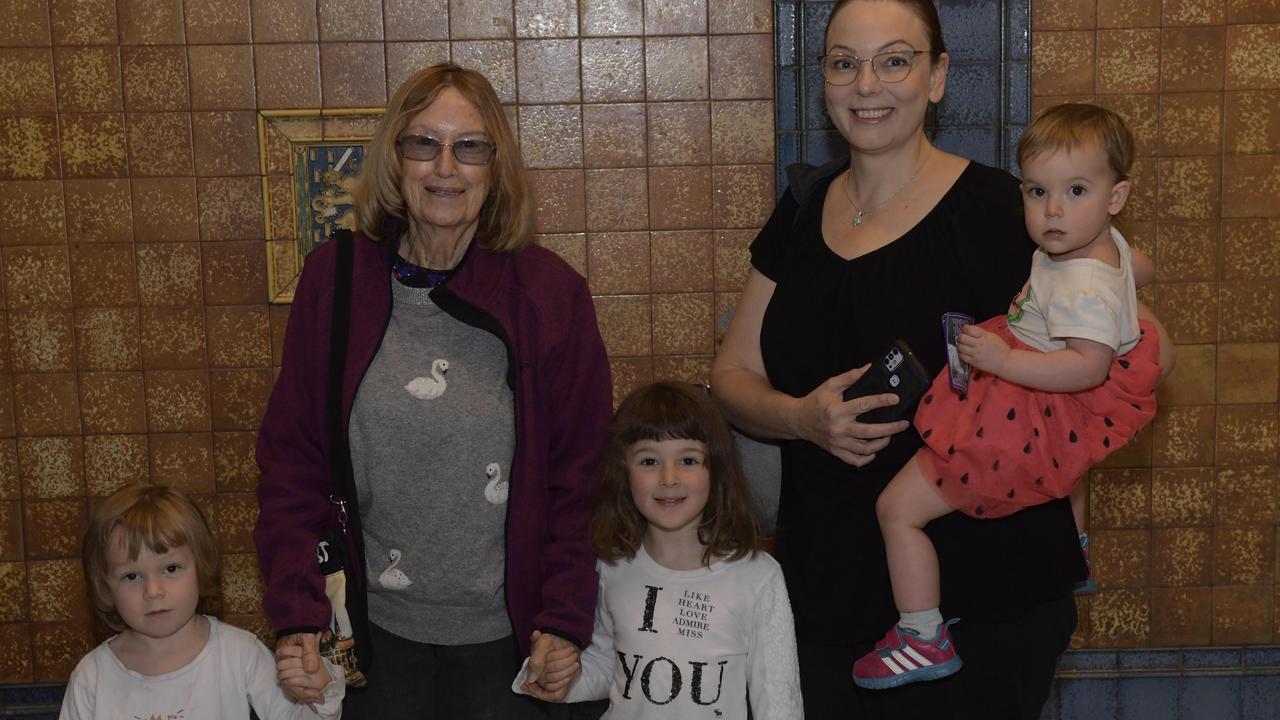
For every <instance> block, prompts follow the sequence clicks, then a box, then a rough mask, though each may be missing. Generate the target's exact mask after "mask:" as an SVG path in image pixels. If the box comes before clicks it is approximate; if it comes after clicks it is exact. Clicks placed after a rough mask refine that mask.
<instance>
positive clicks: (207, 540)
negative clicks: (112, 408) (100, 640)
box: [81, 483, 222, 630]
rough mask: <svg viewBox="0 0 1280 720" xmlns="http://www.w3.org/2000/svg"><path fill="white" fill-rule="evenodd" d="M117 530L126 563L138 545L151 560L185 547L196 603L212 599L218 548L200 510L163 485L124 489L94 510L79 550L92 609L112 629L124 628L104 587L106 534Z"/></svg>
mask: <svg viewBox="0 0 1280 720" xmlns="http://www.w3.org/2000/svg"><path fill="white" fill-rule="evenodd" d="M117 528H119V529H120V535H121V536H120V542H122V543H123V544H124V549H125V552H126V554H127V556H128V557H129V558H130V559H131V560H132V559H136V558H137V557H138V553H139V551H141V549H142V548H143V546H144V545H145V546H146V548H147V549H148V550H150V551H151V552H153V553H156V554H157V555H159V554H163V553H166V552H169V551H170V550H173V549H174V548H180V547H189V548H191V554H192V555H193V556H194V557H195V571H196V578H197V580H198V582H199V584H200V601H201V604H202V605H203V604H205V602H206V601H207V600H208V599H209V598H210V597H213V596H215V595H217V594H218V582H219V578H220V575H221V571H222V567H221V560H220V558H219V556H218V545H217V542H216V541H215V540H214V539H213V533H211V532H210V531H209V524H208V523H207V522H205V519H204V514H203V513H201V512H200V508H198V507H196V505H195V503H193V502H191V499H190V498H188V497H187V496H186V495H183V494H182V493H180V492H178V491H177V490H173V489H171V488H168V487H165V486H163V485H146V484H141V483H139V484H137V485H130V486H129V487H126V488H124V489H123V490H120V491H119V492H117V493H116V494H114V495H112V496H111V497H109V498H107V499H106V500H105V501H104V502H103V503H102V505H100V506H99V507H98V509H97V510H95V511H94V513H93V517H91V518H90V519H89V527H88V529H87V530H86V531H85V534H84V544H83V546H82V548H81V555H82V558H83V560H84V577H85V582H86V583H87V584H88V586H89V597H90V599H91V600H92V601H93V609H94V610H95V611H96V612H97V613H98V617H101V618H102V620H103V621H104V622H106V623H107V625H109V626H110V627H111V628H112V629H113V630H124V629H125V627H126V625H125V623H124V621H123V620H122V619H121V618H120V614H119V613H118V612H116V606H115V601H114V600H112V598H111V589H110V588H109V587H108V586H107V573H108V571H109V570H110V567H109V565H110V563H109V562H108V560H107V555H108V554H109V552H110V550H111V536H112V533H114V532H115V531H116V529H117Z"/></svg>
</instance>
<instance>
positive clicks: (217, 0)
mask: <svg viewBox="0 0 1280 720" xmlns="http://www.w3.org/2000/svg"><path fill="white" fill-rule="evenodd" d="M186 21H187V42H188V43H191V44H192V45H195V44H219V43H247V42H249V41H250V33H249V0H200V1H199V2H196V1H195V0H187V2H186Z"/></svg>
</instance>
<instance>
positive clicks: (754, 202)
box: [713, 164, 775, 228]
mask: <svg viewBox="0 0 1280 720" xmlns="http://www.w3.org/2000/svg"><path fill="white" fill-rule="evenodd" d="M773 183H774V168H773V165H772V164H770V165H716V166H715V168H714V177H713V188H714V193H715V195H714V203H715V204H714V218H715V224H716V227H722V228H758V227H760V226H762V225H764V223H765V221H767V220H768V219H769V213H770V212H771V211H772V209H773V206H772V205H771V204H770V203H772V202H773V199H774V197H775V195H774V192H773Z"/></svg>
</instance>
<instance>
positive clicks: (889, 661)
mask: <svg viewBox="0 0 1280 720" xmlns="http://www.w3.org/2000/svg"><path fill="white" fill-rule="evenodd" d="M880 661H881V662H883V663H884V664H885V666H886V667H888V668H889V669H890V670H892V671H893V674H894V675H901V674H902V673H904V672H906V670H905V669H903V668H902V667H900V666H899V665H898V663H896V662H894V661H893V658H891V657H889V656H888V655H884V656H881V658H880Z"/></svg>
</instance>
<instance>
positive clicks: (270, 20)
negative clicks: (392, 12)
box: [250, 0, 430, 43]
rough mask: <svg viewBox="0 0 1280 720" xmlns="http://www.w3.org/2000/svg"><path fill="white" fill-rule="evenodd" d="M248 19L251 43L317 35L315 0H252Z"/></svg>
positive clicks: (311, 39)
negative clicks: (250, 27)
mask: <svg viewBox="0 0 1280 720" xmlns="http://www.w3.org/2000/svg"><path fill="white" fill-rule="evenodd" d="M390 4H391V3H388V6H390ZM424 14H430V13H424ZM250 19H251V20H252V22H251V25H252V27H253V41H254V43H272V42H315V41H316V40H317V39H319V35H318V34H317V27H318V26H317V21H316V3H315V0H251V2H250Z"/></svg>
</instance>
